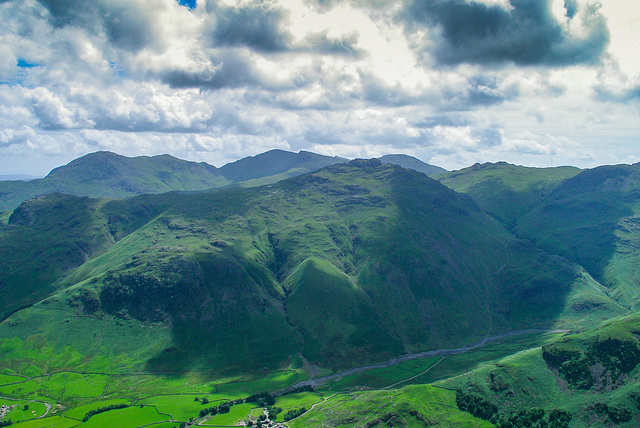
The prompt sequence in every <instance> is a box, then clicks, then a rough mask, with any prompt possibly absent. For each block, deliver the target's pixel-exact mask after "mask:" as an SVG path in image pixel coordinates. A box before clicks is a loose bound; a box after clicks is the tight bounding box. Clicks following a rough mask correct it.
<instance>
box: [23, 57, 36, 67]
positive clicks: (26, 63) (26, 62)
mask: <svg viewBox="0 0 640 428" xmlns="http://www.w3.org/2000/svg"><path fill="white" fill-rule="evenodd" d="M37 66H38V64H34V63H31V62H29V61H25V60H24V59H19V60H18V67H20V68H33V67H37Z"/></svg>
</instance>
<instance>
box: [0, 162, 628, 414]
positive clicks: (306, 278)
mask: <svg viewBox="0 0 640 428" xmlns="http://www.w3.org/2000/svg"><path fill="white" fill-rule="evenodd" d="M427 174H428V175H427ZM35 182H36V183H35V185H34V186H41V187H32V188H30V189H28V191H27V190H24V189H27V188H26V187H23V188H21V189H23V190H21V191H22V192H23V193H19V191H17V190H13V191H7V192H8V193H5V196H2V203H4V204H6V205H5V207H10V206H12V204H14V205H16V206H15V207H14V208H9V209H8V210H7V211H5V213H3V214H2V215H0V317H1V319H2V320H3V321H2V322H1V323H0V347H3V348H2V349H4V350H5V352H4V353H3V354H0V367H2V368H3V369H4V371H3V373H4V375H6V376H22V377H24V378H25V379H29V382H31V380H30V379H35V378H34V377H33V376H44V375H47V376H51V374H52V373H56V372H60V371H62V372H73V373H81V374H83V376H85V381H86V376H88V373H102V374H104V375H105V376H106V375H107V373H108V376H112V377H113V376H116V377H122V376H125V374H126V373H139V374H144V376H147V377H149V378H148V379H153V381H152V380H149V382H155V383H153V384H154V385H155V384H156V383H158V382H163V383H162V384H163V385H165V384H166V385H169V384H170V383H166V382H169V380H171V379H174V380H171V382H178V379H185V380H189V379H191V381H193V376H195V375H194V374H198V376H204V379H208V380H207V382H213V379H218V380H217V381H216V382H223V383H220V384H217V385H218V386H216V388H215V390H216V391H220V390H221V389H220V388H222V390H224V388H226V387H224V386H222V385H226V383H225V382H230V381H229V380H228V379H235V380H234V381H233V382H238V381H239V379H243V378H244V377H247V376H248V377H250V378H251V379H261V378H269V379H272V380H271V381H269V382H270V383H269V385H271V386H267V387H263V388H265V389H268V390H271V391H273V388H274V386H273V385H275V384H277V383H278V382H279V381H275V380H273V379H274V378H272V377H269V376H276V375H275V374H277V373H294V374H295V375H296V376H307V377H311V378H315V377H318V376H320V375H322V374H327V375H328V374H331V373H334V374H336V373H341V372H343V371H345V370H347V371H348V370H351V369H354V368H356V369H357V368H363V367H366V366H371V367H374V366H375V367H380V364H381V363H384V362H385V361H396V362H394V363H393V364H396V363H397V362H399V361H404V360H403V359H407V358H414V357H417V356H419V355H421V353H425V352H426V353H427V354H424V355H429V354H428V352H430V351H432V352H436V353H437V352H440V351H441V350H447V349H469V350H470V351H469V352H472V351H471V350H472V349H475V348H469V346H470V345H471V344H483V343H490V342H491V340H495V339H498V338H507V337H511V336H513V335H516V336H517V335H520V334H525V333H526V334H532V333H535V332H550V333H551V334H552V336H550V339H548V340H546V341H537V340H538V339H536V341H531V340H530V341H525V342H522V343H523V344H522V345H509V346H512V348H509V349H511V351H510V353H507V354H505V353H503V351H502V350H501V351H499V352H498V353H496V355H494V356H490V355H489V356H487V357H483V358H485V360H483V361H484V362H483V364H480V365H477V364H476V365H469V364H468V363H467V362H465V363H464V364H463V363H459V364H457V365H455V366H452V367H451V368H449V369H448V370H449V371H448V372H442V373H448V375H444V374H443V375H442V377H440V378H433V379H432V381H433V382H435V381H439V382H438V383H437V385H438V386H440V387H444V388H448V389H450V390H459V391H461V392H460V394H462V395H459V396H458V398H459V401H458V408H460V410H464V411H465V412H468V413H470V414H471V415H473V416H474V417H476V418H480V419H477V420H476V422H474V423H473V424H476V425H477V426H482V424H484V423H485V422H483V421H482V419H483V418H484V419H485V420H486V421H490V422H491V423H494V424H498V425H499V424H502V425H500V426H518V425H517V424H518V423H521V424H522V423H524V422H522V421H524V420H525V419H526V418H529V419H526V420H528V421H529V422H530V423H534V422H535V423H536V424H538V425H531V424H528V425H527V424H525V425H524V426H543V425H540V424H541V423H542V422H540V423H538V422H537V421H543V420H544V421H546V422H544V423H547V424H549V423H550V422H549V421H550V419H549V418H552V419H553V418H556V419H554V420H557V421H560V420H564V419H563V418H564V417H565V416H563V415H564V413H562V412H567V415H568V416H566V417H567V418H569V419H570V420H571V426H587V425H592V426H611V424H615V425H624V424H627V426H633V425H634V424H635V423H636V422H639V421H640V412H639V411H638V407H637V405H636V404H635V403H637V402H640V400H639V399H638V397H640V390H639V389H638V388H636V385H638V384H640V383H638V380H639V379H640V373H639V371H640V369H639V368H638V363H640V341H639V340H638V337H639V335H640V327H637V325H639V324H638V321H637V310H638V308H637V306H638V291H639V287H640V284H639V282H638V280H637V278H638V275H637V273H636V272H637V266H640V250H639V249H640V235H639V231H640V227H639V224H640V223H639V221H638V218H640V217H639V216H638V212H639V209H640V205H639V204H638V201H640V165H614V166H602V167H598V168H593V169H587V170H581V169H578V168H573V167H555V168H528V167H523V166H516V165H511V164H507V163H489V164H476V165H474V166H472V167H469V168H465V169H462V170H458V171H450V172H447V171H444V170H442V169H439V168H437V167H431V166H429V165H427V164H424V163H421V162H420V161H418V160H416V159H415V158H410V157H405V156H400V155H393V156H386V157H382V158H380V159H371V160H363V159H357V160H352V161H348V160H346V159H342V158H333V157H327V156H321V155H316V154H313V153H309V152H300V153H291V152H285V151H278V150H275V151H270V152H267V153H264V154H262V155H258V156H255V157H251V158H246V159H243V160H240V161H237V162H234V163H231V164H227V165H225V166H223V167H221V168H215V167H213V166H210V165H207V164H203V163H194V162H186V161H181V160H178V159H175V158H172V157H169V156H157V157H152V158H148V157H141V158H125V157H122V156H119V155H115V154H112V153H106V152H100V153H96V154H92V155H88V156H85V157H83V158H80V159H78V160H76V161H73V162H71V163H70V164H69V165H66V166H64V167H60V168H57V169H55V170H53V171H52V172H51V173H50V174H49V175H48V176H47V177H46V178H44V179H42V180H40V181H38V180H35ZM7 183H9V184H8V185H11V186H17V184H20V183H14V182H7ZM7 183H5V184H7ZM29 183H33V182H27V183H21V184H22V185H27V184H29ZM47 186H50V187H47ZM55 186H57V187H55ZM8 188H9V187H7V189H8ZM16 188H18V187H16ZM36 188H37V189H40V190H39V191H41V192H42V189H45V188H46V189H54V188H55V189H56V190H52V192H51V193H48V192H42V194H39V196H36V197H33V198H31V199H26V200H21V199H22V198H23V197H26V195H27V194H29V192H35V190H34V189H36ZM64 189H73V191H71V190H69V191H66V192H65V190H64ZM176 190H179V191H176ZM100 192H103V193H100ZM64 193H67V194H64ZM105 197H106V198H105ZM123 197H124V198H123ZM518 343H520V342H518ZM465 346H466V347H467V348H465ZM483 346H484V345H483ZM518 346H520V347H518ZM496 349H503V348H500V347H498V348H496ZM45 355H46V358H44V356H45ZM435 355H448V354H446V353H445V354H443V353H440V354H435ZM473 355H475V354H473ZM442 358H443V359H444V358H445V357H444V356H443V357H442ZM470 358H471V356H470ZM440 361H442V360H440ZM440 361H438V362H437V364H440ZM452 361H454V360H452ZM455 361H457V360H455ZM434 362H435V361H434ZM452 364H453V363H452ZM444 365H445V363H442V365H441V366H442V367H444ZM402 367H405V366H402ZM428 370H432V373H434V374H433V376H435V373H437V370H436V369H433V368H427V371H428ZM345 373H347V372H345ZM425 373H426V372H425ZM452 373H453V374H456V375H455V376H454V375H452ZM423 375H424V373H423ZM137 376H138V375H137ZM278 376H280V375H278ZM114 379H115V378H114ZM145 379H146V378H145ZM163 379H164V380H163ZM221 379H227V380H224V381H222V380H221ZM411 379H420V378H419V377H417V376H413V377H411ZM1 381H2V379H1V378H0V383H1ZM145 382H146V381H145ZM233 382H232V383H233ZM256 382H259V381H258V380H256ZM273 382H275V383H273ZM362 382H364V384H357V385H361V386H367V381H362ZM415 382H418V381H417V380H416V381H414V383H415ZM10 384H11V385H14V383H10ZM125 384H126V383H125ZM3 385H4V384H2V385H0V393H3V394H5V395H7V394H8V395H11V396H16V397H18V398H20V397H27V398H28V397H32V395H29V394H32V393H29V392H15V391H14V389H11V388H9V386H6V387H5V386H3ZM7 385H9V383H7ZM126 385H128V386H127V388H129V387H130V388H132V389H131V390H132V391H142V390H141V389H140V388H142V386H140V385H138V384H126ZM136 385H138V386H136ZM145 385H146V384H145ZM158 385H159V384H158ZM263 385H264V383H263ZM283 385H285V386H286V383H285V384H283ZM183 387H184V386H181V388H183ZM3 388H5V389H3ZM39 388H40V389H38V388H36V387H34V389H33V391H39V392H38V394H40V395H38V396H39V397H51V394H52V392H51V389H50V387H47V388H49V389H47V388H45V387H44V386H41V387H39ZM105 388H106V387H105ZM145 388H148V387H147V386H145ZM154 388H156V387H154ZM157 388H159V386H158V387H157ZM233 388H236V387H235V386H234V387H233ZM256 388H257V387H256ZM145 390H146V389H145ZM248 390H250V391H256V390H255V389H248ZM11 391H13V392H11ZM25 391H26V390H25ZM104 391H107V389H104ZM104 391H103V392H102V393H101V397H102V399H103V400H104V399H106V398H105V397H107V396H111V395H113V396H114V397H116V396H117V397H122V396H124V395H122V394H124V392H122V391H124V389H122V388H121V387H119V388H117V389H116V390H114V391H113V393H112V394H107V395H105V392H104ZM163 391H164V390H163ZM229 391H231V390H229ZM233 391H236V393H237V394H241V393H240V392H237V391H244V389H242V388H240V389H233ZM398 391H399V392H398V394H409V395H411V394H415V393H416V390H415V389H406V390H405V389H400V390H398ZM420 391H423V393H426V392H425V391H427V390H424V389H422V390H420ZM428 391H431V390H428ZM10 392H11V394H10ZM163 393H166V392H163ZM429 393H431V392H429ZM447 393H448V392H447ZM12 394H13V395H12ZM16 394H17V395H16ZM21 394H22V395H21ZM25 394H26V395H25ZM59 394H60V395H59V396H58V399H59V400H61V401H63V402H64V400H67V404H73V405H80V404H82V405H84V404H83V403H85V404H86V403H97V402H98V401H96V399H93V401H92V400H89V399H88V398H87V397H84V398H83V397H82V396H70V395H69V394H68V393H67V395H65V393H64V392H61V393H59ZM119 394H120V395H119ZM127 394H130V393H127ZM380 394H382V392H380ZM451 394H453V393H451ZM229 396H231V395H229ZM327 396H328V395H327ZM403 396H404V395H403ZM65 397H66V398H65ZM127 397H132V396H131V395H127ZM145 397H146V396H145ZM305 397H309V396H308V395H307V396H305ZM407 397H408V396H407ZM460 397H462V398H460ZM469 397H471V398H469ZM32 398H33V397H32ZM325 398H326V397H325ZM128 399H129V398H128ZM83 400H84V401H83ZM460 400H462V401H460ZM192 401H193V399H192ZM134 402H135V401H134ZM470 402H473V403H476V404H474V406H473V408H470V406H469V404H468V403H470ZM460 403H465V404H464V405H461V404H460ZM478 403H480V404H482V403H487V404H486V405H485V404H482V406H484V407H482V409H484V410H486V409H491V405H493V406H496V405H498V407H496V409H503V410H496V412H494V413H491V412H489V413H490V414H487V413H486V412H484V413H483V412H480V411H479V410H478V409H479V408H480V407H481V406H480V404H478ZM603 403H605V404H606V403H608V404H606V405H605V404H603ZM87 405H88V404H87ZM454 405H455V403H454ZM603 406H604V407H603ZM320 407H322V406H320ZM532 407H537V408H539V409H542V410H543V412H542V413H527V412H530V411H532V410H531V408H532ZM553 409H556V410H557V409H562V411H560V410H558V412H560V413H558V412H556V413H553V417H552V416H550V415H551V414H552V413H544V411H545V410H546V411H547V412H551V410H553ZM294 410H295V409H294ZM414 411H416V412H417V411H418V410H415V409H414V410H406V411H405V413H406V412H408V413H406V414H405V413H402V412H401V413H397V412H398V410H397V409H396V410H394V411H393V412H392V413H393V414H394V415H396V416H394V417H397V418H399V419H398V420H400V419H402V420H403V421H405V422H403V423H405V425H409V426H413V425H412V424H414V423H413V422H411V423H410V422H408V421H409V420H413V419H412V418H417V416H415V414H413V413H411V412H414ZM457 411H458V410H456V412H457ZM521 411H524V413H522V414H520V416H518V415H519V413H518V412H521ZM332 412H333V411H328V413H317V411H316V413H309V415H311V416H313V415H318V416H317V417H316V416H313V417H316V419H313V417H311V419H309V418H308V417H307V416H304V417H303V419H301V420H302V421H305V422H304V424H306V425H304V426H315V425H314V424H315V423H316V422H314V421H316V420H317V421H318V422H317V423H318V424H324V425H325V426H327V424H328V422H327V421H328V420H329V419H330V417H329V415H331V414H333V413H332ZM451 412H453V410H451ZM509 412H511V413H509ZM303 413H304V412H303ZM454 413H455V412H454ZM454 413H451V415H453V414H454ZM371 414H372V415H373V414H376V415H377V416H376V418H379V419H380V421H381V422H379V423H386V424H389V423H390V422H389V421H390V420H393V417H392V416H389V414H378V413H375V412H373V413H371ZM416 414H422V413H419V412H418V413H416ZM545 414H546V415H547V416H544V415H545ZM456 415H457V414H456ZM536 415H538V416H539V419H535V418H536V417H538V416H536ZM541 415H542V416H541ZM427 416H428V415H425V414H422V416H421V417H423V418H425V417H427ZM485 416H487V417H485ZM345 417H346V416H345ZM361 417H362V418H365V419H366V418H367V417H368V416H364V415H363V416H361ZM451 417H453V416H451ZM455 417H458V416H455ZM460 417H462V416H460ZM518 417H520V419H518ZM305 418H306V419H305ZM327 418H329V419H327ZM385 418H388V419H386V422H385ZM509 418H511V419H509ZM514 418H515V419H514ZM531 418H533V419H531ZM365 419H363V420H362V421H355V420H354V421H352V424H353V423H356V422H358V423H361V424H367V423H369V422H371V423H373V421H374V420H377V419H375V418H374V417H373V416H372V419H370V420H369V419H366V420H367V421H369V422H366V421H365ZM416 420H418V422H415V424H418V425H415V426H423V425H419V424H420V423H422V422H419V420H420V419H419V418H418V419H416ZM425 420H426V419H425ZM517 420H520V422H517ZM509 421H511V422H509ZM531 421H534V422H531ZM376 423H378V422H376ZM487 423H489V422H487ZM509 423H511V424H512V425H508V424H509ZM554 423H555V422H554ZM559 423H560V422H558V424H559ZM562 423H564V422H562ZM567 423H568V422H567ZM398 424H399V425H402V424H401V423H400V422H398ZM473 424H472V425H469V426H474V425H473ZM171 426H172V425H171ZM329 426H353V425H349V424H348V423H343V424H342V425H340V424H339V423H338V422H335V423H334V422H332V423H331V424H329ZM363 426H364V425H363ZM367 426H376V425H375V424H374V425H367ZM380 426H382V425H380ZM556 426H565V425H556ZM567 426H568V425H567Z"/></svg>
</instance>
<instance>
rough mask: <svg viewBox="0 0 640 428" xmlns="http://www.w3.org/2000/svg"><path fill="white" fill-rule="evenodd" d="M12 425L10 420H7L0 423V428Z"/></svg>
mask: <svg viewBox="0 0 640 428" xmlns="http://www.w3.org/2000/svg"><path fill="white" fill-rule="evenodd" d="M12 423H13V422H11V419H7V420H6V421H0V427H8V426H9V425H11V424H12Z"/></svg>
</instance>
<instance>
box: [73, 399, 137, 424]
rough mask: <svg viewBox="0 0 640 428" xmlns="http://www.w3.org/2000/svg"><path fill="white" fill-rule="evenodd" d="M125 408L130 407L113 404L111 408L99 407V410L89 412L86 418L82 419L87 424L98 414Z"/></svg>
mask: <svg viewBox="0 0 640 428" xmlns="http://www.w3.org/2000/svg"><path fill="white" fill-rule="evenodd" d="M125 407H129V404H124V403H123V404H112V405H110V406H105V407H98V408H97V409H93V410H89V411H88V412H87V413H86V414H85V415H84V418H82V422H87V421H88V420H89V418H90V417H91V416H93V415H97V414H98V413H102V412H108V411H109V410H116V409H124V408H125Z"/></svg>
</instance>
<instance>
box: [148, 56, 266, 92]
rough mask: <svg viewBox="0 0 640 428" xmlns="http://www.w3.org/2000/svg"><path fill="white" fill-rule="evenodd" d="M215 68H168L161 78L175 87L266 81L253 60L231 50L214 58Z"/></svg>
mask: <svg viewBox="0 0 640 428" xmlns="http://www.w3.org/2000/svg"><path fill="white" fill-rule="evenodd" d="M212 62H213V63H214V64H216V68H215V69H211V70H205V71H190V70H168V71H166V72H164V73H162V74H161V76H160V77H161V78H162V80H163V81H164V82H165V83H168V84H169V85H170V86H172V87H174V88H203V89H220V88H225V87H230V88H236V87H241V86H263V85H265V84H266V83H267V82H265V81H264V79H263V78H262V76H261V75H260V73H259V72H258V71H257V70H256V69H255V67H254V65H253V63H252V62H251V60H250V59H249V58H247V57H245V56H244V55H240V54H238V53H237V52H233V51H231V50H228V51H223V52H219V53H218V54H217V55H216V58H215V59H213V60H212Z"/></svg>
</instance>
